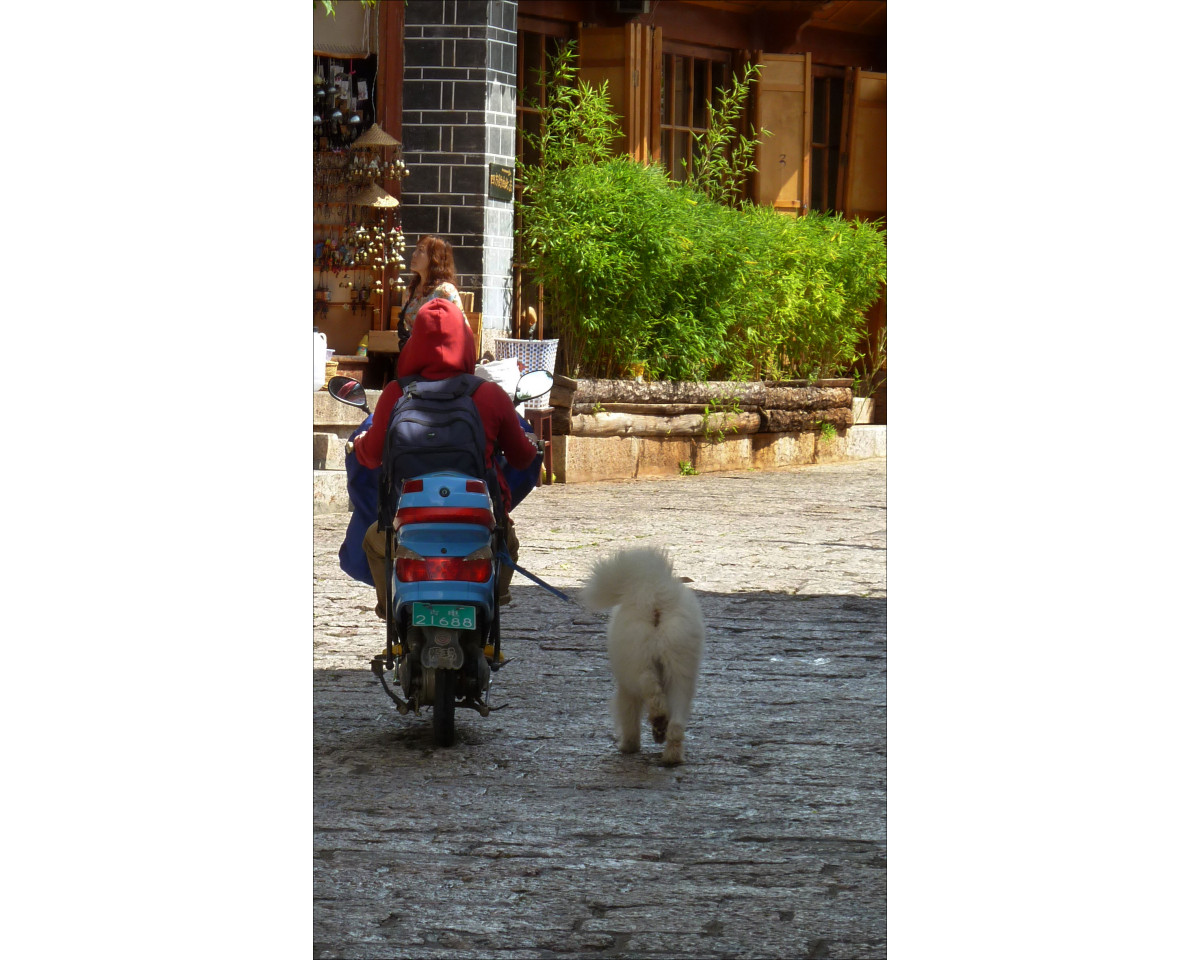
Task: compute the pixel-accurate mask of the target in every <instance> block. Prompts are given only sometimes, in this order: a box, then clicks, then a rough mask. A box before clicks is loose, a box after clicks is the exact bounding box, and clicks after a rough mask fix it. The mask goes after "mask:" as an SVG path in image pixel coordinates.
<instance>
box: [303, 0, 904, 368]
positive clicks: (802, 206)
mask: <svg viewBox="0 0 1200 960" xmlns="http://www.w3.org/2000/svg"><path fill="white" fill-rule="evenodd" d="M356 8H358V9H356ZM514 8H515V18H514V17H513V16H512V13H513V10H514ZM338 10H339V14H338V18H339V20H340V21H341V23H342V24H343V27H342V28H341V29H343V30H345V31H346V32H347V33H348V34H350V35H351V36H356V35H358V34H356V31H358V33H360V34H361V35H362V37H363V38H364V43H365V47H364V57H365V59H364V60H363V63H364V64H367V63H368V62H369V66H370V69H371V71H372V72H373V74H374V84H373V87H374V89H373V90H372V103H373V107H374V109H375V111H376V114H377V119H378V122H379V123H380V124H381V126H382V127H383V128H384V130H385V131H386V133H387V134H389V135H390V136H391V137H394V138H396V139H397V140H399V141H400V142H401V143H402V144H403V155H404V158H405V160H406V162H407V163H408V167H409V171H410V173H411V174H412V176H411V177H409V178H408V179H407V180H406V182H404V183H403V184H401V183H399V182H395V183H384V184H383V186H384V187H385V189H388V190H390V191H392V192H394V193H395V194H396V195H398V196H400V197H401V200H402V207H401V219H402V221H403V223H404V231H405V234H406V235H407V237H408V243H409V248H410V249H411V246H412V244H414V243H415V242H416V240H417V239H418V238H419V235H423V234H424V233H430V232H436V233H439V234H445V235H447V236H448V238H449V239H450V240H451V242H453V243H454V244H455V247H456V250H461V251H462V258H461V259H462V262H461V266H462V267H465V268H466V269H460V273H461V274H462V281H463V282H462V283H461V284H460V289H462V290H463V291H464V292H468V293H474V294H475V301H476V303H478V304H481V307H480V309H481V310H482V311H483V314H484V316H483V321H482V322H483V326H484V328H490V329H492V330H493V331H495V332H496V333H498V335H500V336H504V335H508V333H509V331H510V330H511V331H513V332H517V333H518V334H519V333H520V332H521V330H520V324H519V318H520V317H521V316H522V315H523V312H524V308H525V307H526V306H529V305H533V306H534V307H535V309H536V307H537V296H536V291H535V290H531V289H529V288H528V286H527V285H526V284H523V282H522V279H521V276H520V273H521V255H520V243H519V233H520V224H519V222H514V221H513V220H512V216H511V204H509V205H508V206H507V207H505V206H504V205H503V202H502V201H498V200H496V199H494V198H492V197H490V196H489V194H488V189H487V176H488V172H489V170H493V169H495V168H504V167H506V166H511V165H512V164H513V162H514V161H515V159H516V157H517V155H518V152H520V151H522V150H523V149H524V147H523V146H522V143H521V139H520V138H519V137H517V136H508V135H506V134H505V128H506V127H508V129H512V128H524V129H529V128H530V125H531V124H534V123H536V122H537V113H536V111H535V110H534V109H531V108H530V107H529V106H528V105H527V102H528V100H529V98H532V99H533V100H534V101H536V100H537V99H538V98H539V97H540V96H541V91H540V89H539V86H538V71H539V70H544V69H545V67H546V63H547V58H548V57H550V56H552V55H553V54H554V53H555V52H556V51H557V50H558V49H559V48H560V47H561V46H562V44H563V43H564V42H565V41H567V40H572V39H573V40H575V41H577V43H578V48H579V54H580V75H581V77H582V79H584V80H586V81H588V82H590V83H600V82H603V81H607V82H608V88H609V93H610V96H611V98H612V101H613V105H614V108H615V110H616V112H617V113H618V114H620V115H621V117H622V118H623V129H622V138H621V140H620V141H619V142H618V143H617V145H616V146H617V147H618V148H619V149H621V150H624V151H628V152H629V153H630V154H631V155H632V156H634V157H635V158H637V159H640V160H643V161H646V162H660V163H662V164H663V165H664V166H665V167H666V169H667V171H668V173H669V174H670V175H671V176H673V177H675V178H677V179H681V178H682V177H683V175H684V170H685V167H686V163H687V162H688V160H689V159H690V156H691V149H692V140H693V133H695V132H698V131H702V130H703V129H704V127H705V126H706V124H707V117H706V111H705V103H706V101H713V100H714V99H716V98H717V97H719V96H720V92H721V91H722V90H723V89H726V88H727V87H728V86H729V83H730V78H731V77H732V76H733V74H734V72H735V71H740V70H741V69H742V67H743V66H744V65H745V64H746V63H757V64H760V65H761V67H762V72H761V75H760V80H759V83H758V84H756V86H755V88H754V91H753V94H752V101H751V110H750V112H751V118H750V119H751V120H752V122H753V124H754V125H755V126H756V127H758V128H760V129H761V128H766V129H767V130H770V131H771V136H770V137H767V138H764V139H762V140H761V141H760V144H759V149H758V155H757V158H756V162H757V166H758V173H757V174H756V175H755V176H754V177H753V179H752V182H751V183H750V184H749V185H748V188H747V192H748V197H749V198H750V199H753V200H754V201H756V202H758V203H760V204H765V205H769V206H773V207H774V208H775V209H776V210H778V211H779V212H780V213H781V214H784V215H791V216H797V215H803V214H805V213H806V212H808V211H810V210H822V211H840V212H841V213H843V214H844V215H845V216H846V217H847V218H855V217H857V218H862V219H869V220H879V219H882V220H884V221H886V216H887V188H886V185H887V178H886V164H887V153H886V131H887V4H886V0H794V2H793V0H515V2H514V0H409V2H408V3H407V4H405V3H401V2H399V0H381V2H380V3H379V4H378V5H377V7H376V9H375V10H374V11H366V12H364V11H362V10H361V5H360V4H359V3H357V2H353V3H351V2H348V0H342V2H340V3H339V4H338ZM514 19H515V23H514V22H513V21H514ZM351 21H353V22H354V23H357V24H362V26H361V27H357V26H355V27H351V26H349V24H350V23H351ZM318 27H319V30H320V31H326V30H327V25H326V24H324V23H320V24H318ZM315 29H317V27H315ZM350 42H351V44H352V45H353V41H350ZM326 43H327V44H328V41H326ZM320 53H325V54H327V55H328V54H335V55H338V56H340V51H338V50H329V49H326V50H322V49H321V46H320V44H319V43H318V38H317V37H314V57H315V59H317V60H318V61H319V60H320V59H321V58H320V57H319V56H318V54H320ZM355 55H356V54H353V53H351V54H347V55H346V56H347V57H353V56H355ZM325 59H327V60H328V59H330V58H329V56H326V58H325ZM314 119H316V118H314ZM472 127H479V128H480V129H481V130H482V133H481V135H480V136H475V135H474V134H473V133H472V130H471V129H470V128H472ZM515 132H516V131H515V130H513V133H514V134H515ZM477 141H478V142H477ZM314 149H315V148H314ZM526 159H532V158H529V157H526ZM505 233H506V235H507V237H508V241H505V238H504V237H503V236H501V234H505ZM514 233H515V234H516V235H517V240H516V243H515V244H514V243H513V242H512V237H513V234H514ZM510 262H511V264H512V268H513V272H512V274H511V275H509V276H508V277H507V278H506V277H502V276H501V274H503V273H505V272H506V271H505V269H504V268H505V265H506V264H507V263H510ZM314 275H316V271H314ZM314 286H316V283H315V282H314ZM329 295H330V296H331V297H337V296H341V295H342V294H340V293H338V291H337V290H336V289H331V292H330V294H329ZM379 299H380V300H381V302H376V303H375V305H374V308H373V309H372V310H371V311H369V312H367V313H365V314H364V315H363V316H361V317H360V316H359V315H358V314H357V312H356V313H355V314H354V316H355V317H357V319H354V320H353V321H351V320H349V319H347V317H346V316H345V314H346V311H345V310H342V311H340V312H339V311H331V310H329V309H328V307H327V306H326V307H325V308H324V309H323V311H322V318H324V319H323V322H324V323H325V326H326V327H329V328H330V329H329V339H330V342H331V344H333V343H334V342H336V343H338V344H339V347H341V346H342V345H348V344H350V343H352V342H353V343H357V342H358V337H359V336H361V334H360V333H359V327H363V328H364V329H367V328H370V329H377V330H381V329H386V328H387V326H388V323H389V315H390V312H391V311H390V309H389V308H390V306H391V303H392V301H393V300H394V299H395V296H394V292H393V291H392V290H390V289H388V288H386V287H385V290H384V291H383V293H382V296H381V297H380V298H379ZM884 309H885V307H884V305H883V302H882V301H881V303H880V305H879V306H878V307H877V308H876V309H875V310H873V311H872V317H871V327H872V335H873V337H877V336H878V335H879V333H880V331H881V330H882V329H883V325H884V324H885V322H886V321H885V318H884V313H883V311H884ZM539 314H540V311H539ZM338 324H341V325H343V326H345V325H346V324H349V325H350V326H349V327H347V329H345V330H342V329H341V327H338V326H337V325H338ZM314 325H317V324H316V323H314ZM351 327H352V328H353V329H350V328H351ZM339 352H340V350H339Z"/></svg>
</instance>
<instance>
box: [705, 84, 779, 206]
mask: <svg viewBox="0 0 1200 960" xmlns="http://www.w3.org/2000/svg"><path fill="white" fill-rule="evenodd" d="M761 72H762V66H761V65H758V64H746V69H745V70H744V71H743V72H742V75H741V77H738V76H736V75H735V76H734V77H733V88H732V89H731V90H729V91H726V93H725V95H724V96H723V97H721V100H720V103H718V105H717V106H716V108H715V109H714V107H713V105H712V103H711V102H709V101H705V108H706V109H707V111H708V121H709V125H708V129H707V130H705V131H704V132H703V133H695V132H693V133H692V137H693V140H694V146H693V148H692V158H693V159H692V165H691V168H690V169H689V170H688V172H687V183H688V185H689V186H691V187H692V188H693V189H695V190H698V191H699V192H700V193H703V194H704V195H705V196H706V197H708V198H709V199H710V200H715V201H717V203H727V204H732V203H733V202H734V201H735V200H736V199H737V198H738V197H739V196H740V195H741V193H742V189H743V187H744V186H745V184H746V178H747V177H748V176H749V175H750V174H751V173H753V172H754V171H755V170H757V169H758V167H756V166H755V165H754V151H755V148H756V147H757V145H758V144H757V139H756V138H757V137H758V136H759V135H760V134H761V135H762V136H764V137H767V136H770V135H771V132H770V131H769V130H760V131H756V130H755V129H754V127H751V128H750V131H749V132H750V136H749V137H745V136H743V135H741V134H739V133H738V123H737V122H738V118H739V117H740V116H741V115H742V111H743V110H744V109H745V105H746V98H747V97H749V96H750V84H751V83H753V82H754V81H755V80H757V79H758V75H759V73H761Z"/></svg>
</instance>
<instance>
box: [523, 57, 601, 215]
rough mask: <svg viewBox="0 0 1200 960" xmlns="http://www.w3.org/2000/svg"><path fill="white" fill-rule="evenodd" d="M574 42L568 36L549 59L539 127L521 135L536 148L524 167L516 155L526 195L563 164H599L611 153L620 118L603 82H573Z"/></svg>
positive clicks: (542, 75)
mask: <svg viewBox="0 0 1200 960" xmlns="http://www.w3.org/2000/svg"><path fill="white" fill-rule="evenodd" d="M575 46H576V44H575V41H574V40H571V41H569V42H568V43H567V44H566V45H565V46H564V47H563V50H562V52H561V53H560V54H559V56H557V57H554V58H552V59H551V61H550V70H549V71H548V76H547V75H546V73H544V72H542V71H539V72H538V77H539V81H542V82H545V86H546V106H545V107H544V108H542V111H541V113H542V117H541V119H542V123H541V129H540V130H539V131H537V132H536V133H533V134H529V133H527V132H526V131H525V130H522V131H521V136H522V138H523V139H524V140H525V141H526V142H528V143H529V144H530V145H531V146H532V147H533V148H534V150H536V151H537V156H538V157H539V162H538V164H537V165H536V166H529V165H526V164H525V163H523V162H521V160H520V159H518V160H517V175H518V177H519V178H520V180H521V182H522V184H523V185H524V192H525V194H526V195H529V194H536V193H537V190H538V187H539V186H540V185H541V184H542V183H543V182H544V181H545V179H546V178H547V177H549V176H553V175H554V174H555V173H557V172H559V171H562V170H564V169H567V168H570V167H575V166H580V165H583V164H589V163H600V162H601V161H603V160H606V159H608V158H609V157H611V156H612V142H613V141H614V140H616V139H617V137H619V136H620V129H621V124H620V117H618V116H617V114H616V113H614V112H613V109H612V107H611V106H610V105H609V102H608V82H607V81H605V82H604V83H602V84H601V85H600V87H599V88H596V87H593V86H591V84H588V83H580V82H578V75H579V68H578V67H577V66H576V54H575Z"/></svg>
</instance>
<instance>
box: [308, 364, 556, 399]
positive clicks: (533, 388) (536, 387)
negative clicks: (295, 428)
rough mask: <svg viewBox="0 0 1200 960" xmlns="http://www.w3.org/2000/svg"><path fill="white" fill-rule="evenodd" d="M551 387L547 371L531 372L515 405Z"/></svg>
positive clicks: (519, 383) (520, 384)
mask: <svg viewBox="0 0 1200 960" xmlns="http://www.w3.org/2000/svg"><path fill="white" fill-rule="evenodd" d="M553 386H554V374H552V373H551V372H550V371H549V370H531V371H530V372H529V373H527V374H525V376H523V377H522V378H521V379H520V380H518V381H517V390H516V398H517V403H524V402H525V401H526V400H533V399H534V398H535V397H540V396H541V395H542V394H544V393H549V392H550V388H551V387H553ZM331 388H332V384H331Z"/></svg>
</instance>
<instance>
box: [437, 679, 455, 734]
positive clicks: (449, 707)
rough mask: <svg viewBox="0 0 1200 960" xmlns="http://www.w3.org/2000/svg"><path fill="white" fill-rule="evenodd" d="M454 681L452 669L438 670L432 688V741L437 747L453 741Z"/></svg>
mask: <svg viewBox="0 0 1200 960" xmlns="http://www.w3.org/2000/svg"><path fill="white" fill-rule="evenodd" d="M454 681H455V675H454V671H452V670H438V671H437V674H436V676H435V678H434V688H433V691H434V692H433V742H434V743H435V744H437V745H438V746H439V747H449V746H452V745H453V743H454Z"/></svg>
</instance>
